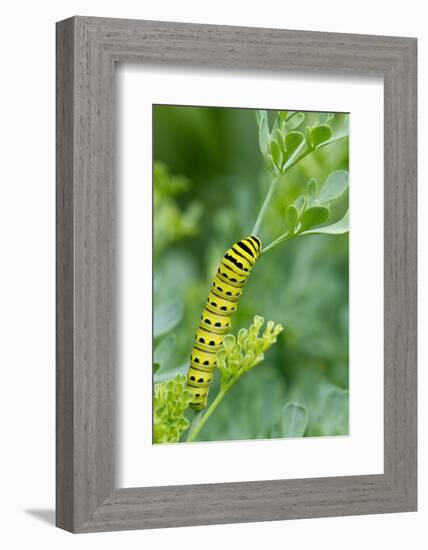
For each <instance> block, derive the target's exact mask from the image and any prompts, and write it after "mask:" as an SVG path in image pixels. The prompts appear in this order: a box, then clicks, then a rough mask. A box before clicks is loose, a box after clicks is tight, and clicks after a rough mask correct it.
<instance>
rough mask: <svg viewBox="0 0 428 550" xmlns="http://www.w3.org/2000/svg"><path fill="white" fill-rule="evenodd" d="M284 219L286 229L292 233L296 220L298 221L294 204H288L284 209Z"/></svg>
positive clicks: (297, 212)
mask: <svg viewBox="0 0 428 550" xmlns="http://www.w3.org/2000/svg"><path fill="white" fill-rule="evenodd" d="M285 219H286V221H287V229H288V231H289V232H290V233H294V231H295V229H296V225H297V222H298V221H299V211H298V210H297V208H296V207H295V206H294V204H290V205H289V206H287V209H286V211H285Z"/></svg>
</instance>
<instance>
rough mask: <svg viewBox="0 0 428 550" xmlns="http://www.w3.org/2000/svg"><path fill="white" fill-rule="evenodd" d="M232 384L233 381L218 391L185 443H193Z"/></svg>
mask: <svg viewBox="0 0 428 550" xmlns="http://www.w3.org/2000/svg"><path fill="white" fill-rule="evenodd" d="M233 384H234V380H233V381H232V382H229V384H228V385H227V386H225V387H224V388H223V389H222V390H220V391H219V392H218V394H217V396H216V398H215V399H214V401H213V402H212V403H211V405H210V406H209V407H208V409H207V411H206V413H205V414H204V416H203V417H202V418H201V420H200V422H199V424H197V425H196V426H195V428H194V429H193V430H191V431H190V433H189V435H188V437H187V442H188V443H190V442H192V441H195V439H196V438H197V436H198V434H199V432H200V431H201V430H202V428H203V427H204V426H205V424H206V423H207V421H208V419H209V417H210V416H211V415H212V413H213V412H214V411H215V410H216V408H217V407H218V406H219V404H220V403H221V401H222V400H223V397H224V396H225V395H226V393H227V392H228V391H229V389H230V388H231V387H232V386H233Z"/></svg>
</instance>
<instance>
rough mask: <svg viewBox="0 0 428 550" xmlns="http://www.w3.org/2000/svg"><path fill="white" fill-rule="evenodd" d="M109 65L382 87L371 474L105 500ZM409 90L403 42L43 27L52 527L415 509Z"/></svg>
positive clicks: (86, 25)
mask: <svg viewBox="0 0 428 550" xmlns="http://www.w3.org/2000/svg"><path fill="white" fill-rule="evenodd" d="M117 62H136V63H140V64H141V63H142V64H166V65H174V66H177V65H183V66H196V67H198V66H202V65H203V66H205V67H219V68H227V69H235V70H242V69H245V70H251V71H260V72H262V71H266V70H269V71H276V72H281V71H299V72H325V71H329V72H336V73H340V74H361V75H381V76H383V78H384V90H385V127H384V132H385V153H384V154H385V159H384V160H385V172H384V182H385V210H384V215H385V238H384V247H385V248H384V249H385V285H384V288H385V314H384V333H385V350H384V352H385V353H384V357H385V366H384V369H385V379H384V380H385V383H384V387H385V394H384V406H385V426H384V449H385V458H384V473H383V474H382V475H380V474H379V475H363V476H349V477H333V478H317V479H298V480H274V481H253V482H247V483H220V484H209V485H192V486H188V485H184V486H174V487H171V486H167V487H151V488H144V487H140V488H129V489H117V488H115V486H114V466H115V464H114V462H115V430H114V427H115V421H114V395H115V385H114V381H115V378H114V365H115V346H114V342H115V326H114V319H115V303H114V296H115V261H114V257H115V188H114V184H115V182H114V169H113V159H114V127H113V106H114V105H113V103H114V86H113V82H114V68H115V63H117ZM416 78H417V77H416V39H413V38H399V37H386V36H363V35H352V34H331V33H320V32H302V31H290V30H276V29H258V28H241V27H227V26H212V25H194V24H182V23H167V22H154V21H134V20H121V19H102V18H90V17H89V18H88V17H73V18H71V19H67V20H65V21H61V22H59V23H58V24H57V447H56V452H57V456H56V458H57V525H58V526H59V527H62V528H63V529H67V530H69V531H72V532H91V531H106V530H118V529H140V528H156V527H172V526H183V525H201V524H214V523H234V522H249V521H265V520H282V519H290V518H303V517H306V518H309V517H319V516H339V515H350V514H372V513H381V512H404V511H412V510H416V506H417V504H416V502H417V501H416V499H417V496H416V495H417V453H416V442H417V434H416V295H417V293H416V112H417V110H416ZM142 467H144V464H142Z"/></svg>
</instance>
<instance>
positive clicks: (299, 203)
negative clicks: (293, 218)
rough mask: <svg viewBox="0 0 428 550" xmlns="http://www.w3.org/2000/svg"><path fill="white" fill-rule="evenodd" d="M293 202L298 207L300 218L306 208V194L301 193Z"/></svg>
mask: <svg viewBox="0 0 428 550" xmlns="http://www.w3.org/2000/svg"><path fill="white" fill-rule="evenodd" d="M293 204H294V206H295V207H296V209H297V212H298V217H299V218H300V216H301V215H302V212H303V210H304V208H305V204H306V197H305V196H304V195H299V196H298V197H297V199H296V200H295V201H294V203H293Z"/></svg>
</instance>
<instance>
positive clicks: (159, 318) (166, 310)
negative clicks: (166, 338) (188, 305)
mask: <svg viewBox="0 0 428 550" xmlns="http://www.w3.org/2000/svg"><path fill="white" fill-rule="evenodd" d="M182 317H183V306H182V304H181V302H172V303H169V304H163V305H161V306H159V307H158V308H157V309H156V310H155V314H154V320H153V336H154V338H157V337H158V336H161V335H162V334H166V333H167V332H169V331H170V330H172V329H173V328H174V327H176V326H177V325H178V323H179V322H180V321H181V318H182Z"/></svg>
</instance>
